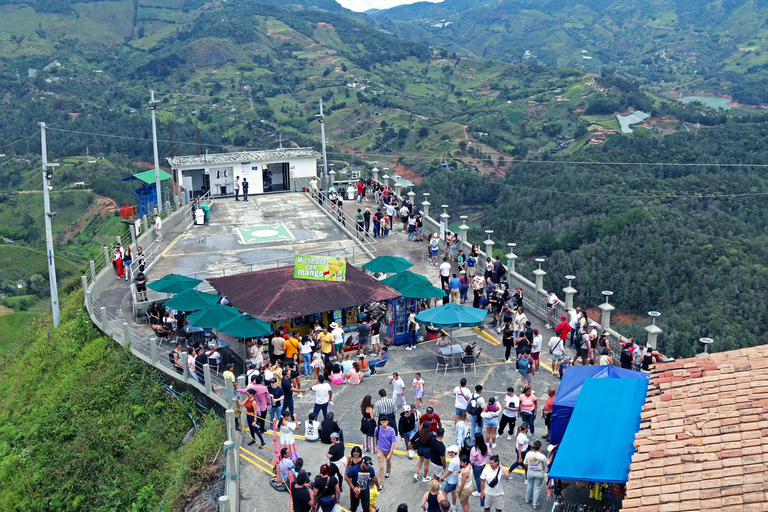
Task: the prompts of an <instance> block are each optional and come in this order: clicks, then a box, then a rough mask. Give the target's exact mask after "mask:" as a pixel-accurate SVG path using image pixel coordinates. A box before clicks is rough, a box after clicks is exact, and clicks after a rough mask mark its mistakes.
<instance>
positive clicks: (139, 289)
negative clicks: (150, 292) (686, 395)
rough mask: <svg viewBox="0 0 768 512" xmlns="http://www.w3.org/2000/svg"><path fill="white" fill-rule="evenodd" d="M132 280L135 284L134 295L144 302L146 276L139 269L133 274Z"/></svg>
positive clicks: (145, 296) (145, 297)
mask: <svg viewBox="0 0 768 512" xmlns="http://www.w3.org/2000/svg"><path fill="white" fill-rule="evenodd" d="M133 282H134V283H135V284H136V295H138V299H139V301H144V302H146V301H147V300H148V299H147V276H146V275H145V274H144V272H142V271H141V270H139V271H138V272H136V274H135V275H134V279H133Z"/></svg>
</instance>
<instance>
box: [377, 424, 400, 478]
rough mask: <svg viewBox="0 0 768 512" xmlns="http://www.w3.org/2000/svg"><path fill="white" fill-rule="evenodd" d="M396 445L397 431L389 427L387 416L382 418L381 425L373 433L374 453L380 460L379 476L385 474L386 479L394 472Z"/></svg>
mask: <svg viewBox="0 0 768 512" xmlns="http://www.w3.org/2000/svg"><path fill="white" fill-rule="evenodd" d="M396 443H397V434H396V433H395V429H394V428H391V427H390V426H389V418H387V417H386V416H385V417H383V418H381V424H380V425H379V426H378V427H376V430H375V431H374V433H373V451H374V452H375V453H376V456H377V457H378V459H379V474H380V475H382V474H383V475H384V478H389V474H390V473H391V471H392V453H393V452H394V451H395V444H396ZM385 466H386V472H385V471H384V468H385Z"/></svg>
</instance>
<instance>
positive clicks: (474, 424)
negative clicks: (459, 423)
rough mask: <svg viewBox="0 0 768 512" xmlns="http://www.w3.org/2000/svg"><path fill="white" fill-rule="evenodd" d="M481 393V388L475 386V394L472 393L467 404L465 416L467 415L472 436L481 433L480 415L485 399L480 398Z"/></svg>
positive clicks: (481, 420)
mask: <svg viewBox="0 0 768 512" xmlns="http://www.w3.org/2000/svg"><path fill="white" fill-rule="evenodd" d="M482 392H483V386H481V385H480V384H478V385H476V386H475V392H474V393H472V396H470V397H469V401H468V402H467V415H469V421H470V425H471V427H470V428H471V430H472V435H475V433H476V432H480V433H482V431H483V418H482V416H480V414H482V412H483V409H485V399H484V398H483V397H482V396H480V395H481V394H482Z"/></svg>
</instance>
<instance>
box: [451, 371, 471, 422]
mask: <svg viewBox="0 0 768 512" xmlns="http://www.w3.org/2000/svg"><path fill="white" fill-rule="evenodd" d="M471 394H472V393H471V392H470V391H469V389H467V379H465V378H462V379H461V380H460V381H459V385H458V386H456V387H455V388H453V396H454V397H455V400H454V403H453V407H454V411H455V412H456V417H455V418H454V421H459V415H460V414H461V413H462V412H463V411H466V410H467V403H468V402H469V396H470V395H471Z"/></svg>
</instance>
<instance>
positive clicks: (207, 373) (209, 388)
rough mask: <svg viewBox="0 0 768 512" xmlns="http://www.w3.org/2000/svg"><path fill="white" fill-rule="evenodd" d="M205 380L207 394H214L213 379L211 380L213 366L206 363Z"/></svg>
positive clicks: (204, 369)
mask: <svg viewBox="0 0 768 512" xmlns="http://www.w3.org/2000/svg"><path fill="white" fill-rule="evenodd" d="M203 380H204V381H205V384H204V387H205V394H206V395H208V396H211V395H213V381H212V380H211V366H210V365H209V364H208V363H206V364H204V365H203Z"/></svg>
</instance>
